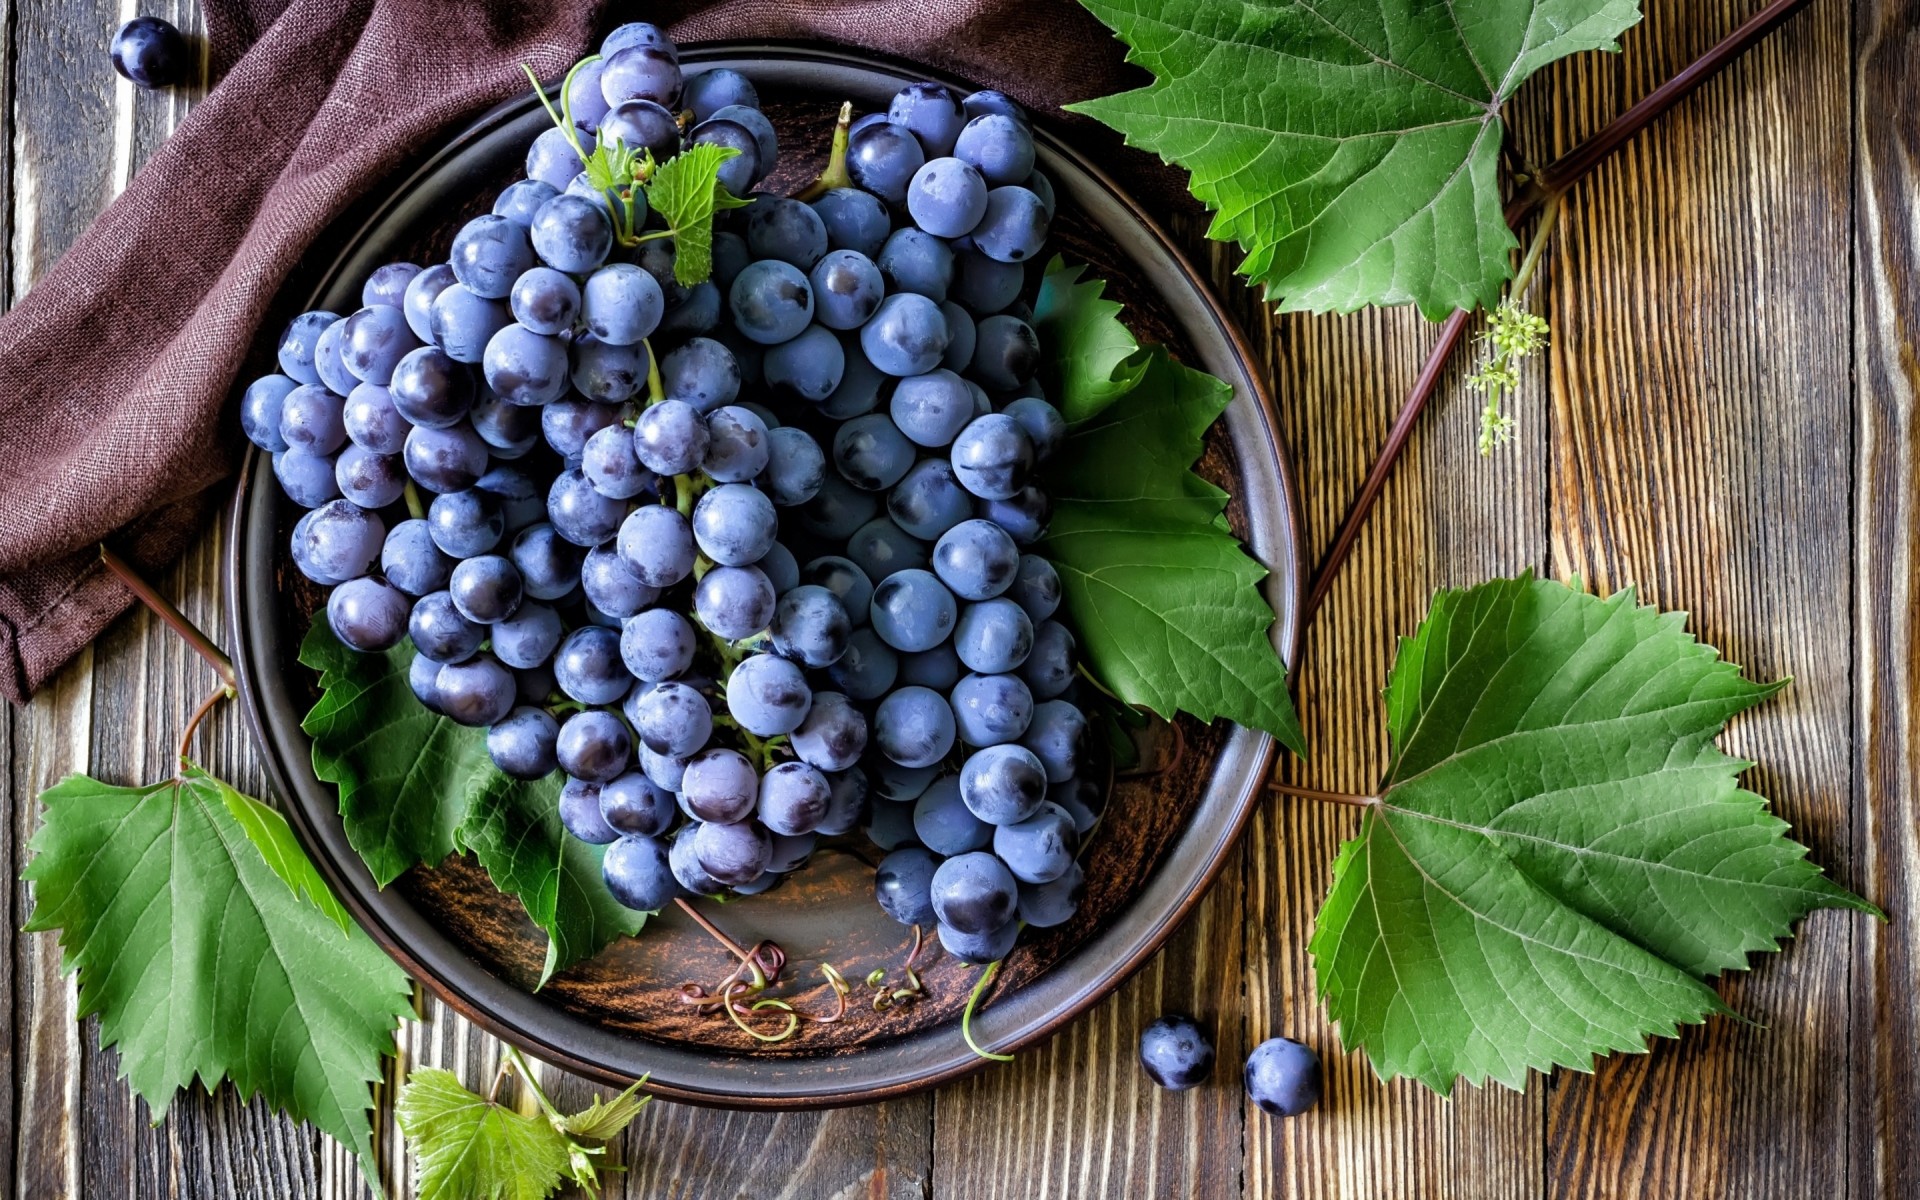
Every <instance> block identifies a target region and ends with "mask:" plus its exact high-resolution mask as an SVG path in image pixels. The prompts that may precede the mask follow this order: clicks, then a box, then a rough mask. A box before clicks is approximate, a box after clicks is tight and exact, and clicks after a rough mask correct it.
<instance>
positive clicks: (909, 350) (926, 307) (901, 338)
mask: <svg viewBox="0 0 1920 1200" xmlns="http://www.w3.org/2000/svg"><path fill="white" fill-rule="evenodd" d="M743 278H744V276H743ZM950 337H951V335H950V334H949V333H948V332H947V319H946V317H945V316H943V315H942V314H941V312H940V306H939V305H938V304H936V303H934V302H933V301H932V300H929V299H927V298H926V297H925V296H921V295H916V294H915V293H912V292H902V293H899V294H896V295H892V296H888V297H887V298H886V299H885V300H882V301H881V302H880V309H879V311H878V312H876V313H874V314H873V319H872V320H870V321H868V322H867V323H866V324H865V325H863V326H861V327H860V348H861V350H862V351H864V352H865V353H866V356H867V360H868V361H869V362H871V363H872V364H873V365H874V366H875V367H878V368H879V369H880V370H882V371H884V372H886V373H887V374H889V375H896V376H906V375H923V374H925V373H926V372H928V371H931V370H933V369H934V368H935V367H937V366H939V365H940V359H941V357H942V356H943V355H945V354H946V352H947V342H948V340H949V339H950Z"/></svg>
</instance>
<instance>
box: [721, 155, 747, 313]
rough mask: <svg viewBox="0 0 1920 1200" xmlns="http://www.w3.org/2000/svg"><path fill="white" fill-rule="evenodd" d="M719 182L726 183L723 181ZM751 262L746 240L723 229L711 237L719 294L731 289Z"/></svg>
mask: <svg viewBox="0 0 1920 1200" xmlns="http://www.w3.org/2000/svg"><path fill="white" fill-rule="evenodd" d="M721 182H722V183H724V182H726V181H725V180H724V179H723V180H721ZM752 261H753V255H752V253H751V252H750V251H748V249H747V239H745V238H743V237H741V236H740V235H739V234H737V233H731V232H729V231H727V230H724V229H723V230H721V231H720V232H718V233H716V234H714V235H713V282H714V283H715V284H717V285H719V288H720V290H721V292H723V293H724V292H726V291H727V290H728V289H729V288H731V287H732V286H733V281H734V280H735V279H736V278H738V277H739V275H740V272H742V271H744V270H746V269H747V264H748V263H750V262H752Z"/></svg>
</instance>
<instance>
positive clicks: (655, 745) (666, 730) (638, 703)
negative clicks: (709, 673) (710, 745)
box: [628, 682, 713, 758]
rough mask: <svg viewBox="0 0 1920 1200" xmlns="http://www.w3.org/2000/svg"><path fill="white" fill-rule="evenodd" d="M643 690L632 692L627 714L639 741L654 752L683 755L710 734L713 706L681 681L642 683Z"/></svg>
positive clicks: (675, 755) (696, 746)
mask: <svg viewBox="0 0 1920 1200" xmlns="http://www.w3.org/2000/svg"><path fill="white" fill-rule="evenodd" d="M642 686H644V687H646V690H645V691H639V690H638V689H636V691H635V692H634V693H633V694H634V695H637V696H638V697H639V699H638V700H635V701H633V703H632V708H631V709H630V710H629V714H628V715H629V716H630V717H631V718H632V720H633V728H634V732H635V733H637V734H639V735H640V741H641V743H642V744H643V745H645V746H646V747H647V748H648V749H650V750H652V751H653V752H654V753H655V754H665V755H670V756H672V757H675V758H686V757H688V756H690V755H692V754H694V753H695V752H696V751H698V750H699V749H700V748H701V747H702V746H704V745H706V744H707V739H708V738H709V737H711V736H712V734H713V707H712V706H711V705H710V704H708V703H707V698H706V697H705V696H702V695H701V694H700V693H699V692H698V691H696V690H695V689H694V688H692V687H691V686H689V685H687V684H685V683H674V682H667V683H658V684H652V685H642Z"/></svg>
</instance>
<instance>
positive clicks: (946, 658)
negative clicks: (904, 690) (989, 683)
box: [900, 642, 966, 695]
mask: <svg viewBox="0 0 1920 1200" xmlns="http://www.w3.org/2000/svg"><path fill="white" fill-rule="evenodd" d="M964 674H966V668H965V667H963V666H961V665H960V656H959V655H957V654H955V653H954V652H953V643H952V642H942V643H940V644H939V645H938V646H935V647H934V648H933V649H931V650H922V651H920V652H919V653H917V654H902V655H901V656H900V683H901V685H902V686H906V685H908V684H911V685H913V686H915V687H926V688H932V689H933V690H934V691H936V692H939V693H941V694H943V695H944V694H946V693H948V692H951V691H952V690H953V688H954V687H955V685H957V684H958V683H959V682H960V677H961V676H962V675H964Z"/></svg>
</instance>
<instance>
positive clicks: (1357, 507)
mask: <svg viewBox="0 0 1920 1200" xmlns="http://www.w3.org/2000/svg"><path fill="white" fill-rule="evenodd" d="M1808 3H1809V0H1773V3H1771V4H1768V5H1767V6H1766V7H1765V8H1763V9H1761V10H1760V11H1759V12H1757V13H1755V14H1754V15H1753V16H1752V17H1749V18H1748V19H1747V20H1746V22H1745V23H1744V24H1742V25H1741V26H1740V27H1739V28H1738V29H1736V30H1734V31H1733V32H1732V33H1730V34H1728V35H1727V36H1726V37H1725V38H1722V39H1721V40H1720V41H1719V42H1718V43H1717V44H1715V45H1714V47H1713V48H1712V49H1711V50H1708V51H1707V52H1706V53H1705V54H1702V55H1701V56H1700V57H1699V58H1697V59H1695V60H1694V61H1693V62H1691V63H1689V64H1687V66H1686V67H1684V68H1683V69H1682V70H1681V71H1680V73H1679V74H1677V75H1675V76H1674V77H1673V78H1672V79H1669V80H1667V82H1665V83H1663V84H1661V85H1660V86H1659V87H1657V88H1655V89H1654V90H1653V91H1652V92H1650V93H1648V94H1647V96H1646V98H1645V99H1643V100H1641V101H1640V102H1639V103H1638V104H1635V105H1634V106H1633V107H1632V108H1629V109H1628V110H1627V111H1626V112H1624V113H1621V114H1620V115H1619V116H1618V117H1615V118H1614V119H1613V120H1612V121H1611V122H1609V123H1608V124H1607V126H1606V127H1605V128H1604V129H1602V130H1601V131H1600V132H1599V133H1596V134H1594V135H1593V136H1592V137H1590V138H1588V139H1587V140H1586V141H1584V142H1581V143H1580V144H1579V145H1578V146H1575V147H1574V148H1573V149H1572V150H1570V151H1568V152H1567V153H1566V154H1564V155H1562V156H1560V157H1559V158H1558V159H1555V160H1554V161H1553V163H1551V164H1550V165H1548V166H1547V167H1546V168H1545V169H1543V170H1541V171H1540V172H1538V173H1537V174H1536V175H1535V177H1534V178H1533V179H1531V180H1529V181H1528V182H1527V185H1526V186H1525V187H1524V188H1522V189H1521V191H1520V193H1519V194H1518V195H1516V196H1515V197H1514V199H1513V201H1512V203H1510V204H1508V205H1507V211H1506V217H1507V224H1508V225H1519V224H1521V223H1523V222H1524V221H1526V220H1527V219H1528V218H1529V217H1531V216H1532V215H1533V214H1534V213H1535V212H1537V211H1538V210H1539V209H1540V208H1541V207H1542V206H1543V205H1545V204H1546V203H1547V202H1548V201H1550V200H1553V199H1555V198H1557V197H1560V196H1563V195H1565V194H1566V192H1567V190H1568V189H1569V188H1571V187H1572V186H1573V185H1574V184H1576V183H1578V182H1579V181H1580V180H1581V179H1583V178H1585V177H1586V175H1587V174H1588V173H1589V172H1591V171H1592V170H1593V169H1594V168H1595V167H1597V166H1599V165H1600V164H1601V163H1602V162H1604V161H1605V160H1606V158H1607V157H1608V156H1609V155H1611V154H1612V153H1613V152H1614V151H1615V150H1618V149H1619V148H1620V147H1621V146H1623V145H1625V144H1626V143H1627V142H1628V141H1630V140H1632V139H1633V137H1634V135H1636V134H1638V133H1640V132H1641V131H1642V130H1644V129H1645V128H1646V127H1647V126H1649V125H1651V124H1653V122H1654V121H1656V120H1658V119H1659V118H1660V117H1661V116H1663V115H1665V114H1666V112H1667V110H1669V109H1671V108H1672V107H1673V106H1674V105H1676V104H1678V103H1679V102H1680V101H1681V100H1683V99H1685V98H1686V97H1687V96H1690V95H1692V94H1693V93H1694V92H1695V91H1698V90H1699V88H1700V87H1701V85H1703V84H1705V83H1706V82H1707V81H1708V80H1709V79H1712V78H1713V77H1714V76H1715V75H1717V74H1719V73H1720V72H1721V71H1722V70H1723V69H1725V68H1726V67H1727V66H1728V65H1729V64H1730V63H1732V62H1733V61H1734V60H1735V59H1737V58H1739V57H1740V56H1741V55H1743V54H1745V53H1746V52H1747V51H1748V50H1751V49H1753V47H1754V46H1755V45H1757V44H1758V43H1759V42H1760V41H1761V40H1762V39H1764V38H1765V37H1766V36H1767V35H1768V34H1770V33H1772V32H1773V31H1774V30H1775V29H1778V28H1779V27H1780V26H1781V25H1782V24H1783V23H1784V22H1785V21H1786V20H1787V18H1788V17H1791V16H1792V15H1793V14H1794V13H1796V12H1798V11H1799V10H1801V9H1803V8H1805V7H1806V6H1807V4H1808ZM1471 318H1472V314H1471V313H1470V312H1468V311H1466V310H1464V309H1463V310H1460V311H1458V312H1455V313H1454V314H1453V315H1452V316H1451V317H1448V318H1447V320H1446V323H1445V324H1444V325H1442V326H1441V327H1440V340H1439V341H1438V342H1436V343H1435V344H1434V347H1433V352H1432V353H1431V354H1429V355H1428V356H1427V361H1426V365H1424V366H1423V367H1421V368H1420V375H1419V377H1418V378H1417V379H1415V380H1414V384H1413V390H1412V391H1410V392H1409V393H1407V399H1406V403H1404V404H1402V405H1401V406H1400V414H1399V416H1397V417H1395V418H1394V421H1393V428H1392V429H1390V430H1389V431H1388V432H1387V441H1386V444H1385V445H1384V446H1382V447H1381V449H1380V455H1379V457H1378V458H1376V459H1374V462H1373V466H1372V467H1371V468H1369V469H1368V471H1367V477H1366V479H1365V480H1364V481H1363V482H1362V483H1361V484H1360V491H1359V492H1358V493H1357V494H1356V495H1355V496H1354V501H1353V507H1352V508H1351V509H1349V510H1348V512H1347V517H1346V520H1345V521H1343V522H1341V525H1340V531H1339V533H1338V534H1336V535H1335V536H1334V539H1333V545H1332V547H1331V548H1330V549H1329V550H1328V551H1327V554H1326V557H1325V558H1324V559H1322V560H1321V563H1320V569H1319V570H1318V571H1317V572H1315V573H1314V577H1313V588H1312V590H1311V591H1309V592H1308V594H1307V603H1306V609H1305V611H1304V612H1303V613H1302V615H1301V620H1302V621H1303V622H1310V621H1312V620H1313V616H1314V614H1315V613H1317V612H1318V611H1320V605H1321V604H1322V603H1323V602H1324V601H1325V600H1326V598H1327V592H1328V591H1329V590H1330V589H1331V588H1332V587H1333V581H1334V579H1335V578H1336V577H1338V575H1339V574H1340V568H1341V567H1342V566H1344V565H1345V564H1346V561H1347V556H1348V555H1349V554H1351V553H1352V552H1353V544H1354V542H1355V541H1356V540H1357V539H1358V538H1359V536H1360V528H1361V526H1363V525H1365V524H1366V521H1367V516H1368V514H1369V513H1371V512H1372V511H1373V505H1374V501H1376V500H1378V499H1379V498H1380V490H1381V489H1382V488H1383V487H1385V486H1386V482H1387V477H1388V476H1389V475H1391V474H1392V473H1393V467H1394V464H1395V463H1396V462H1397V461H1398V460H1399V458H1400V452H1401V451H1402V450H1403V449H1405V448H1406V444H1407V439H1408V438H1409V437H1411V436H1412V434H1413V430H1414V427H1415V426H1416V425H1417V424H1418V423H1419V420H1420V414H1421V413H1422V412H1423V411H1425V409H1426V407H1427V401H1428V400H1430V399H1432V398H1433V393H1434V392H1435V391H1437V390H1438V389H1439V385H1440V379H1441V376H1442V375H1444V374H1445V372H1446V366H1447V362H1448V360H1449V359H1451V358H1452V357H1453V352H1454V351H1455V350H1456V349H1458V348H1459V345H1460V341H1461V339H1462V338H1463V337H1464V336H1465V335H1466V331H1467V323H1468V321H1469V320H1471Z"/></svg>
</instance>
